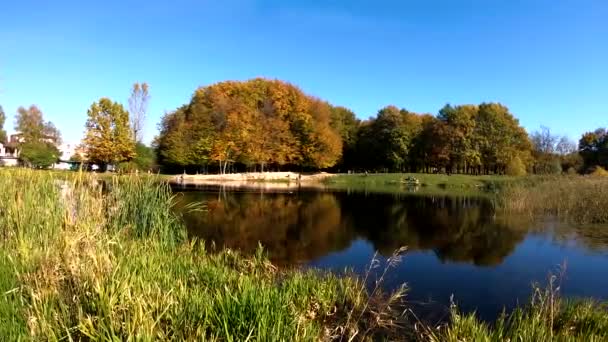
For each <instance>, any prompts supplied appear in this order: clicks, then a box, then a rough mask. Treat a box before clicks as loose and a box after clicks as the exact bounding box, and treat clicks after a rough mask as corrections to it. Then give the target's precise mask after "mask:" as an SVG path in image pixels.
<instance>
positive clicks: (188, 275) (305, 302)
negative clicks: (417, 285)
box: [0, 170, 398, 341]
mask: <svg viewBox="0 0 608 342" xmlns="http://www.w3.org/2000/svg"><path fill="white" fill-rule="evenodd" d="M0 187H2V189H3V191H2V192H0V203H2V206H0V287H1V288H0V293H1V294H2V297H0V335H1V336H3V338H6V339H7V340H19V339H24V340H29V339H35V340H64V339H68V340H83V339H92V340H128V339H131V340H178V341H182V340H218V341H245V340H258V341H274V340H276V341H279V340H282V341H288V340H289V341H291V340H296V341H316V340H318V339H320V338H322V339H330V338H331V337H341V336H352V335H357V336H364V335H367V336H371V335H372V334H375V335H383V336H387V334H391V333H395V332H396V331H397V330H395V329H388V327H389V326H391V324H389V323H390V321H389V320H384V318H383V316H382V315H387V313H388V314H389V317H391V318H392V322H394V318H398V315H395V316H394V317H393V316H392V314H390V313H391V312H392V311H391V310H392V309H391V306H390V305H388V304H389V302H386V301H383V300H380V297H378V298H377V300H373V301H372V300H370V298H372V297H369V296H368V295H367V292H366V290H365V287H364V286H362V282H361V281H359V280H357V279H354V278H349V277H343V278H338V277H336V276H333V275H331V274H319V273H317V272H314V271H301V270H277V269H276V268H275V267H274V266H273V265H271V264H270V263H269V262H268V260H267V259H266V257H265V256H264V255H263V253H262V252H261V250H260V252H259V253H258V254H257V255H256V256H254V257H242V256H240V255H238V254H237V253H235V252H232V251H228V250H227V251H224V252H221V253H219V254H209V253H206V251H205V250H204V247H203V246H202V245H203V244H200V243H196V242H195V241H188V240H187V239H186V230H185V227H184V226H183V224H182V223H181V222H180V220H178V218H177V217H175V216H174V214H173V213H172V211H171V206H172V204H173V198H172V194H171V192H170V190H169V188H168V187H167V186H166V185H164V184H162V183H160V182H156V181H154V180H153V179H151V178H149V177H141V178H138V177H119V178H114V179H112V180H111V181H110V182H109V183H101V182H99V181H98V180H97V179H96V178H95V176H92V175H84V174H75V176H74V177H71V178H70V179H68V180H67V181H66V179H65V177H60V178H57V177H54V175H53V174H51V173H48V172H34V171H27V170H10V171H9V170H0ZM192 209H193V210H195V209H196V208H192ZM378 319H379V320H378ZM384 322H387V323H386V324H385V323H384Z"/></svg>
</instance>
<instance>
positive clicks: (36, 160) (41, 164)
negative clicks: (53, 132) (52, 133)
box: [19, 141, 61, 169]
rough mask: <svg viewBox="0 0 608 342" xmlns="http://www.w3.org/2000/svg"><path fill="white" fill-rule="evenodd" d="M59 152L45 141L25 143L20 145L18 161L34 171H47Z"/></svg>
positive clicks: (58, 155) (55, 160)
mask: <svg viewBox="0 0 608 342" xmlns="http://www.w3.org/2000/svg"><path fill="white" fill-rule="evenodd" d="M60 156H61V152H59V150H58V149H57V147H56V146H55V145H53V144H52V143H49V142H45V141H31V142H30V141H26V142H25V143H23V144H21V147H20V154H19V159H20V160H21V162H22V163H24V164H25V165H27V166H29V167H33V168H36V169H47V168H49V167H51V166H53V164H55V163H56V162H57V161H58V160H59V157H60Z"/></svg>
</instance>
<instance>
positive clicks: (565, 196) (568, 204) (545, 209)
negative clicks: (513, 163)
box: [498, 176, 608, 223]
mask: <svg viewBox="0 0 608 342" xmlns="http://www.w3.org/2000/svg"><path fill="white" fill-rule="evenodd" d="M498 203H499V208H500V209H501V210H502V211H503V212H504V213H506V214H525V215H529V216H538V215H552V216H555V217H558V218H561V219H566V220H570V221H574V222H577V223H606V222H608V210H607V209H608V207H607V205H606V203H608V179H607V178H603V177H594V176H558V177H551V178H544V179H542V180H541V181H538V182H536V183H531V184H526V185H513V186H511V187H508V188H506V189H504V190H503V192H502V193H501V195H500V197H499V201H498Z"/></svg>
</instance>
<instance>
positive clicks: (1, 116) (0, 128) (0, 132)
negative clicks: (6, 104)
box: [0, 106, 8, 144]
mask: <svg viewBox="0 0 608 342" xmlns="http://www.w3.org/2000/svg"><path fill="white" fill-rule="evenodd" d="M5 122H6V114H5V113H4V109H2V106H0V144H6V143H7V141H8V139H7V136H6V131H5V130H4V123H5Z"/></svg>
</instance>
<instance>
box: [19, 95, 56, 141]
mask: <svg viewBox="0 0 608 342" xmlns="http://www.w3.org/2000/svg"><path fill="white" fill-rule="evenodd" d="M15 121H16V125H15V130H17V131H18V132H20V133H21V134H22V140H23V141H24V142H33V141H36V142H38V141H47V142H50V143H53V144H55V145H57V144H60V143H61V134H60V132H59V130H58V129H57V128H56V127H55V125H54V124H53V123H52V122H50V121H47V122H45V121H44V118H43V114H42V111H41V110H40V109H39V108H38V107H37V106H35V105H31V106H30V107H29V108H27V109H26V108H24V107H19V108H18V109H17V117H16V120H15Z"/></svg>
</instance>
